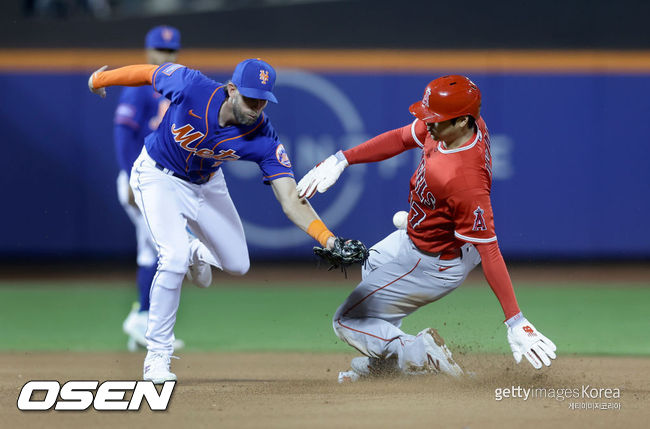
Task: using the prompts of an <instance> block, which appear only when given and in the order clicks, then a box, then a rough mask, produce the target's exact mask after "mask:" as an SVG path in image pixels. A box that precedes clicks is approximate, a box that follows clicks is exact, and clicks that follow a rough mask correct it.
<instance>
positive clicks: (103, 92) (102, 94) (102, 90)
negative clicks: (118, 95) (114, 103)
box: [88, 66, 108, 98]
mask: <svg viewBox="0 0 650 429" xmlns="http://www.w3.org/2000/svg"><path fill="white" fill-rule="evenodd" d="M107 68H108V66H104V67H101V68H99V69H97V70H95V71H94V72H93V74H91V75H90V77H89V78H88V89H89V90H90V92H92V93H93V94H97V95H99V96H100V97H102V98H104V97H106V88H95V87H94V86H93V76H95V74H97V73H99V72H103V71H104V70H106V69H107Z"/></svg>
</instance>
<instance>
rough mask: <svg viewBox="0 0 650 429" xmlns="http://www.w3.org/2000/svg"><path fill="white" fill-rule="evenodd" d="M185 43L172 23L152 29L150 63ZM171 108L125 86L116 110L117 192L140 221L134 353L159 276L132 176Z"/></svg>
mask: <svg viewBox="0 0 650 429" xmlns="http://www.w3.org/2000/svg"><path fill="white" fill-rule="evenodd" d="M180 47H181V34H180V32H179V31H178V30H177V29H175V28H173V27H168V26H159V27H155V28H152V29H151V30H150V31H149V32H148V33H147V35H146V37H145V49H146V51H145V52H146V57H147V62H148V63H149V64H154V65H160V64H163V63H166V62H174V61H176V58H177V56H178V50H179V49H180ZM168 107H169V100H167V99H166V98H165V97H163V96H162V95H160V94H159V93H157V92H156V91H154V90H153V88H152V87H151V86H150V85H146V86H138V87H126V88H124V89H123V90H122V94H121V95H120V102H119V104H118V106H117V109H116V110H115V120H114V122H115V126H114V132H113V135H114V139H115V150H116V152H117V161H118V163H119V166H120V173H119V175H118V176H117V194H118V198H119V200H120V204H122V207H124V210H125V211H126V213H127V215H128V216H129V219H131V222H133V225H135V232H136V239H137V252H138V257H137V263H138V272H137V284H138V294H139V297H140V302H139V303H134V304H133V307H132V309H131V312H130V313H129V315H128V316H127V318H126V320H125V321H124V323H123V324H122V328H123V330H124V332H125V333H126V334H127V335H128V336H129V339H128V343H127V347H128V349H129V350H131V351H135V350H137V349H138V347H147V342H146V339H145V332H146V330H147V318H148V317H149V291H150V289H151V282H152V281H153V277H154V275H155V274H156V267H157V265H158V257H157V250H156V246H155V245H154V243H153V241H152V239H151V235H150V233H149V231H148V229H147V226H146V225H145V221H144V219H143V217H142V214H141V213H140V209H138V206H137V205H136V204H135V199H134V197H133V191H132V190H131V187H130V186H129V178H130V177H131V167H133V162H134V161H135V160H136V158H137V157H138V155H140V152H141V151H142V146H143V145H144V138H145V137H146V136H147V135H148V134H149V133H151V132H152V131H154V130H155V129H156V128H158V125H159V124H160V121H162V118H163V117H164V116H165V112H166V111H167V108H168ZM174 347H175V348H176V349H179V348H181V347H183V342H182V340H179V339H176V343H175V344H174Z"/></svg>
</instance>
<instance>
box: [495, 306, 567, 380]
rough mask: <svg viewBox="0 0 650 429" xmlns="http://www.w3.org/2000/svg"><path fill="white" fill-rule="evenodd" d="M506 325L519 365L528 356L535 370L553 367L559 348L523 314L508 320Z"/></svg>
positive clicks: (513, 352) (509, 340) (509, 341)
mask: <svg viewBox="0 0 650 429" xmlns="http://www.w3.org/2000/svg"><path fill="white" fill-rule="evenodd" d="M505 324H506V326H507V327H508V343H510V348H511V349H512V354H513V356H514V357H515V361H516V362H517V363H519V362H521V357H522V356H526V359H528V362H530V364H531V365H532V366H534V367H535V369H540V368H541V367H542V364H544V365H546V366H551V359H555V357H556V355H555V350H557V347H555V344H553V342H552V341H551V340H549V339H548V338H546V337H545V336H544V335H542V333H541V332H539V331H538V330H537V329H535V327H534V326H533V324H532V323H530V322H529V321H528V320H526V318H525V317H524V316H523V314H521V312H520V313H518V314H517V315H515V316H513V317H511V318H510V319H508V320H506V321H505Z"/></svg>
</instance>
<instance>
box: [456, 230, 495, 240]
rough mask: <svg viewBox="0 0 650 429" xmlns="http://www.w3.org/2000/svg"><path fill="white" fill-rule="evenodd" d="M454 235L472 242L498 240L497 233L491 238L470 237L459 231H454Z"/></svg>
mask: <svg viewBox="0 0 650 429" xmlns="http://www.w3.org/2000/svg"><path fill="white" fill-rule="evenodd" d="M454 235H455V236H456V237H458V238H460V239H461V240H463V241H468V242H470V243H492V242H493V241H497V236H496V235H495V236H494V237H490V238H474V237H468V236H466V235H462V234H459V233H458V232H457V231H454Z"/></svg>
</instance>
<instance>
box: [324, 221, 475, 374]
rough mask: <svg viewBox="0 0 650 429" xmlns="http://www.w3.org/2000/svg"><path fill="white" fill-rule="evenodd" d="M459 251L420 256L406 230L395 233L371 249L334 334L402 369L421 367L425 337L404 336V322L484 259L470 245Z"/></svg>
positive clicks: (337, 318) (337, 317) (337, 316)
mask: <svg viewBox="0 0 650 429" xmlns="http://www.w3.org/2000/svg"><path fill="white" fill-rule="evenodd" d="M461 251H462V256H461V257H458V258H455V259H451V260H441V259H440V257H439V256H431V255H427V254H424V253H422V252H420V251H419V250H418V249H417V248H416V247H415V245H414V244H413V242H412V241H411V240H410V239H409V237H408V235H407V233H406V231H405V230H397V231H394V232H393V233H391V234H390V235H388V236H387V237H386V238H384V239H383V240H382V241H380V242H379V243H377V244H375V245H374V246H372V248H371V249H370V258H369V259H368V263H367V264H366V267H364V268H363V271H362V281H361V283H359V285H358V286H357V287H356V288H355V289H354V291H352V293H351V294H350V296H348V298H347V299H346V300H345V302H344V303H343V304H342V305H341V306H340V307H339V308H338V310H337V311H336V313H335V315H334V319H333V326H334V332H335V333H336V335H337V336H338V337H339V338H340V339H341V340H343V341H345V342H346V343H347V344H349V345H350V346H352V347H354V348H355V349H357V350H358V351H360V352H361V353H362V354H364V355H366V356H370V357H376V358H383V359H388V358H396V359H397V362H398V365H399V366H400V368H402V369H407V368H409V367H410V366H411V365H413V366H415V367H421V366H422V365H424V363H425V361H426V354H425V350H424V347H425V344H424V341H423V338H422V336H421V335H419V336H414V335H409V334H406V333H405V332H403V331H402V330H401V329H400V326H401V324H402V319H403V318H404V317H406V316H408V315H409V314H411V313H413V312H414V311H415V310H417V309H418V308H420V307H422V306H424V305H426V304H429V303H431V302H434V301H437V300H439V299H440V298H442V297H444V296H445V295H447V294H448V293H450V292H452V291H453V290H454V289H456V288H457V287H458V286H460V284H461V283H463V281H464V280H465V278H467V275H468V274H469V272H470V271H471V270H472V269H474V267H476V265H478V264H479V263H480V261H481V257H480V255H479V253H478V251H477V250H476V248H475V247H474V246H473V245H472V244H465V245H463V246H462V249H461Z"/></svg>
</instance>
